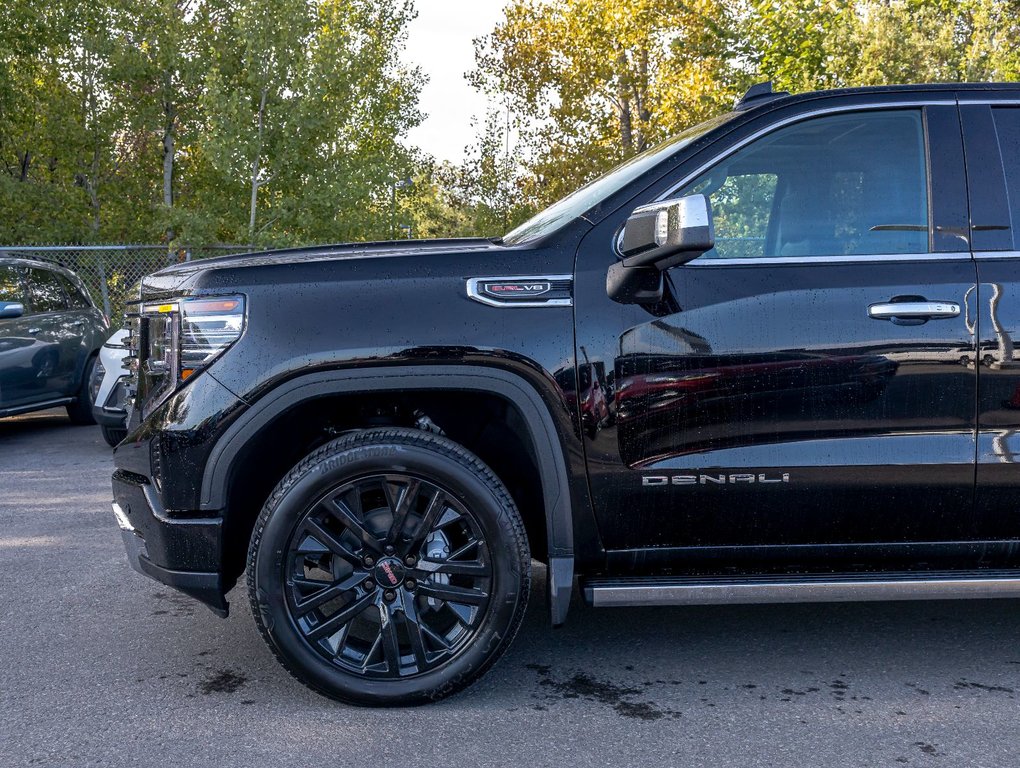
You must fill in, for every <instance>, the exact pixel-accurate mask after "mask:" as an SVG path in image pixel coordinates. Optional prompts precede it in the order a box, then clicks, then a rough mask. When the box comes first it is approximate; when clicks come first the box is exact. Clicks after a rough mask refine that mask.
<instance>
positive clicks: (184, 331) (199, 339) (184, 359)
mask: <svg viewBox="0 0 1020 768" xmlns="http://www.w3.org/2000/svg"><path fill="white" fill-rule="evenodd" d="M243 330H244V297H243V296H229V297H227V298H219V299H185V300H184V301H182V302H181V367H180V376H181V381H183V380H185V379H187V378H188V377H189V376H191V375H192V374H194V373H195V371H197V370H199V369H200V368H202V367H204V366H206V365H208V364H209V363H211V362H212V361H213V360H215V359H216V358H217V357H218V356H219V355H220V354H222V353H223V351H224V350H225V349H226V348H227V347H229V346H230V345H231V344H233V343H234V342H235V341H237V340H238V339H239V338H241V331H243Z"/></svg>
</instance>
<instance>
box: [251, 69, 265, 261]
mask: <svg viewBox="0 0 1020 768" xmlns="http://www.w3.org/2000/svg"><path fill="white" fill-rule="evenodd" d="M268 90H269V89H268V88H266V87H263V88H262V95H261V96H260V97H259V134H258V135H259V140H258V144H257V146H256V149H255V157H254V158H253V159H252V161H251V207H250V208H249V210H248V242H249V245H251V247H252V248H254V247H255V213H256V210H257V205H258V196H259V186H261V185H260V183H259V171H260V170H261V167H260V162H259V161H260V160H261V159H262V135H263V133H264V131H265V116H266V98H267V95H268V94H267V91H268Z"/></svg>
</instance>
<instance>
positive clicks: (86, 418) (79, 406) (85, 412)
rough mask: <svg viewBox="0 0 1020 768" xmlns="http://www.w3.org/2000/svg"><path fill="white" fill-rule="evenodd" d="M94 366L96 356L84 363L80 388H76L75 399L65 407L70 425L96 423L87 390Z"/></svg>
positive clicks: (90, 395) (89, 393)
mask: <svg viewBox="0 0 1020 768" xmlns="http://www.w3.org/2000/svg"><path fill="white" fill-rule="evenodd" d="M95 364H96V356H95V355H93V356H92V357H90V358H89V359H88V361H87V362H86V363H85V370H84V371H82V376H81V386H80V387H79V388H78V397H77V399H76V400H75V401H74V402H73V403H70V404H68V405H67V406H66V407H67V415H68V418H70V419H71V423H72V424H77V425H79V426H88V425H90V424H95V423H96V418H95V416H93V415H92V394H91V390H90V389H89V382H90V381H91V380H92V369H93V367H95Z"/></svg>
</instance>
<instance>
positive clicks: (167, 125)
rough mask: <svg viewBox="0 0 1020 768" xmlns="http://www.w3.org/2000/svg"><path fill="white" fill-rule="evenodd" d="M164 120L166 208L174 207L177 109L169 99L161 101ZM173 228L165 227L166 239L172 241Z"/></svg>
mask: <svg viewBox="0 0 1020 768" xmlns="http://www.w3.org/2000/svg"><path fill="white" fill-rule="evenodd" d="M163 113H164V115H165V116H166V121H165V122H164V124H163V205H164V206H166V208H167V210H168V211H169V209H171V208H173V207H174V135H175V133H176V130H177V110H176V109H174V105H173V103H172V102H170V101H165V102H164V103H163ZM173 240H174V229H173V227H172V226H170V227H167V230H166V241H167V243H172V242H173Z"/></svg>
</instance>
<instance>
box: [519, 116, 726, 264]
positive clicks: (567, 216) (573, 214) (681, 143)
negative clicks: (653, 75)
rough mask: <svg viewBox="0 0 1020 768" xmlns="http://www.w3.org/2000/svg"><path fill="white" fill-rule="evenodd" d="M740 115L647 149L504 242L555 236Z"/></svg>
mask: <svg viewBox="0 0 1020 768" xmlns="http://www.w3.org/2000/svg"><path fill="white" fill-rule="evenodd" d="M736 114H737V113H735V112H727V113H725V114H722V115H719V116H718V117H713V118H712V119H711V120H706V121H705V122H703V123H699V124H698V125H695V126H692V127H690V128H688V129H687V130H686V131H683V132H682V133H679V134H677V135H676V136H674V137H673V138H671V139H669V140H668V141H666V142H663V143H662V144H659V145H658V146H657V147H652V148H651V149H646V150H645V151H644V152H642V153H641V154H639V155H635V156H634V157H632V158H631V159H630V160H627V161H625V162H623V163H621V164H620V165H618V166H616V168H614V169H613V170H611V171H610V172H609V173H607V174H605V175H604V176H599V178H597V179H595V180H594V181H592V182H589V183H588V184H585V185H584V186H583V187H581V188H580V189H578V190H577V191H576V192H571V193H570V194H569V195H567V196H566V197H564V198H563V199H562V200H560V201H559V202H556V203H553V204H552V205H550V206H549V207H548V208H546V209H545V210H544V211H541V212H539V213H537V214H535V215H534V216H532V217H531V218H530V219H528V220H527V221H526V222H524V223H523V224H521V225H520V226H519V227H517V228H515V229H513V230H511V231H510V232H508V233H507V234H506V235H504V236H503V242H504V243H506V244H507V245H518V244H520V243H526V242H528V241H529V240H535V239H537V238H540V237H544V236H545V235H548V234H549V233H551V232H555V231H556V230H557V229H559V228H560V227H562V226H563V225H564V224H567V223H568V222H571V221H573V220H574V219H576V218H577V217H578V216H580V215H581V214H583V213H584V212H585V211H587V210H588V209H590V208H594V207H595V206H596V205H597V204H598V203H599V202H601V201H602V200H605V199H606V198H607V197H609V196H610V195H612V194H613V193H614V192H617V191H619V190H621V189H623V188H624V187H625V186H627V185H628V184H630V182H632V181H633V180H634V179H636V178H637V177H638V176H640V175H641V174H643V173H644V172H645V171H647V170H649V169H650V168H653V167H654V166H655V165H657V164H658V163H660V162H662V161H663V160H665V159H666V158H667V157H669V156H670V155H672V154H673V153H674V152H677V151H678V150H680V149H682V148H683V147H686V146H687V145H688V144H690V143H691V142H692V141H694V140H695V139H698V138H700V137H701V136H704V135H705V134H706V133H708V132H709V131H711V130H712V129H713V128H717V127H719V126H720V125H722V124H723V123H725V122H726V121H727V120H730V119H731V118H733V117H734V116H735V115H736Z"/></svg>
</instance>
